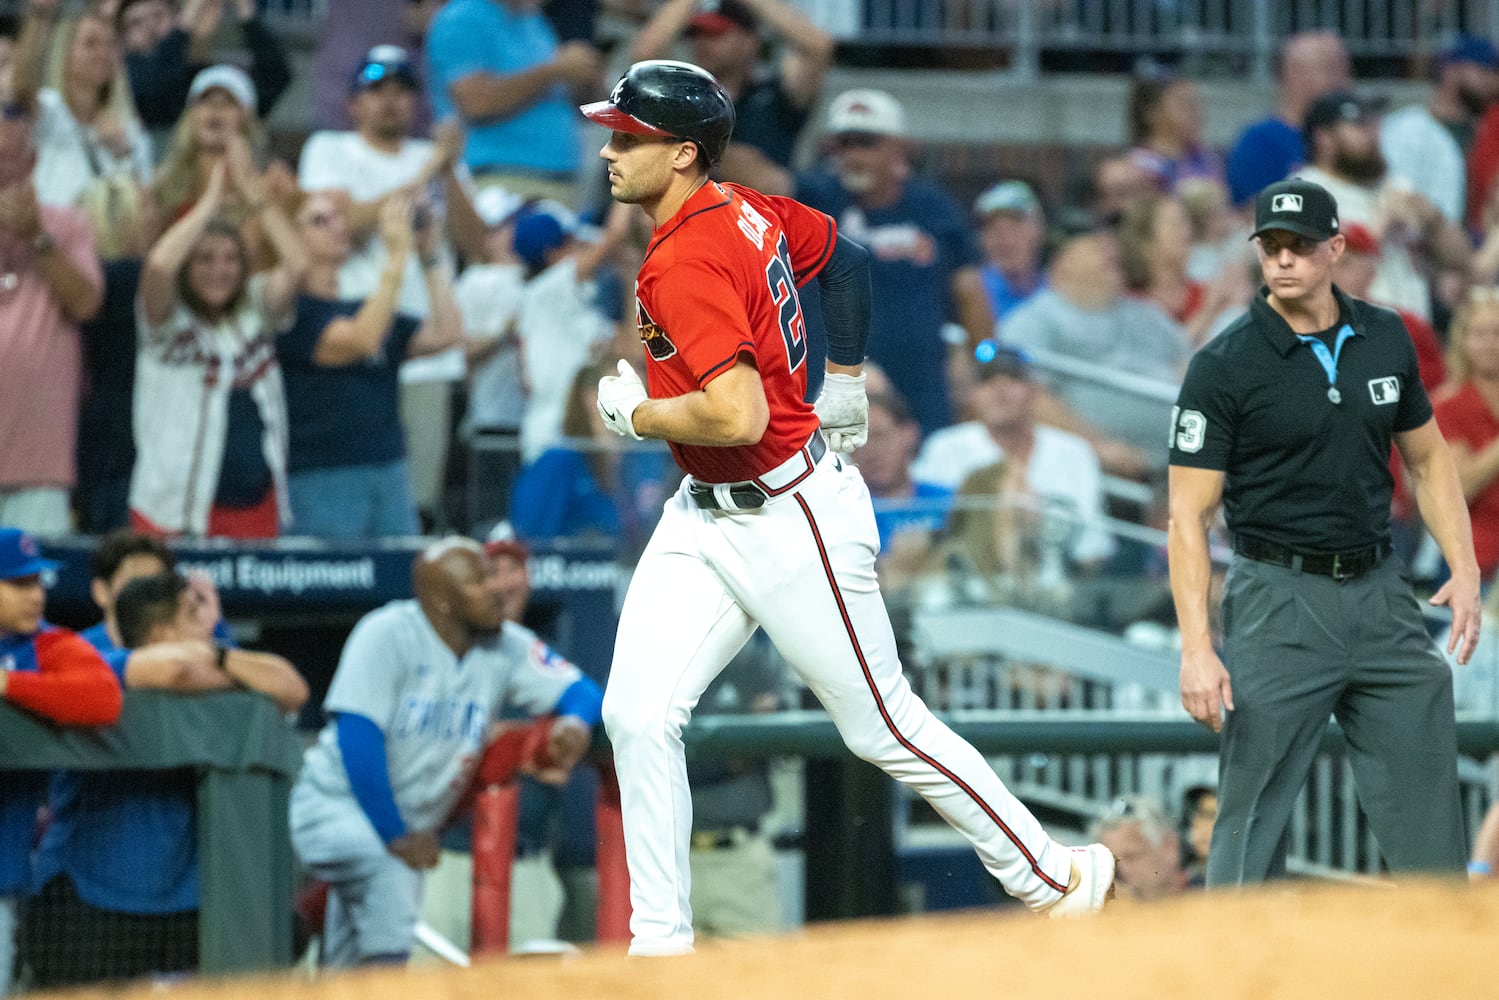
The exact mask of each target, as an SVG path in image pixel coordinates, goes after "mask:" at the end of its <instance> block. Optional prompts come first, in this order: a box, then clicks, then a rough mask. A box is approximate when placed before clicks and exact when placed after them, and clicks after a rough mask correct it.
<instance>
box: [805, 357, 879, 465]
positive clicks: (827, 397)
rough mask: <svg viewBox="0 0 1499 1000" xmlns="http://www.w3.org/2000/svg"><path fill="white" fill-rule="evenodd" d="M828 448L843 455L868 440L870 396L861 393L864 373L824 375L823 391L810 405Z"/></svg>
mask: <svg viewBox="0 0 1499 1000" xmlns="http://www.w3.org/2000/svg"><path fill="white" fill-rule="evenodd" d="M812 409H813V410H815V411H817V419H819V420H821V421H822V433H823V435H824V436H826V437H827V439H828V447H829V448H832V449H833V450H834V451H841V452H843V453H844V454H845V455H846V454H848V453H849V452H851V451H853V450H854V449H855V448H858V447H861V446H862V445H863V444H864V442H865V441H868V440H869V397H868V396H866V395H864V373H863V372H860V373H859V374H857V375H843V374H841V373H836V372H829V373H828V374H827V375H825V376H823V379H822V392H821V393H819V394H818V396H817V402H816V403H813V404H812Z"/></svg>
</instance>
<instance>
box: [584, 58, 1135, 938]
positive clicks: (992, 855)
mask: <svg viewBox="0 0 1499 1000" xmlns="http://www.w3.org/2000/svg"><path fill="white" fill-rule="evenodd" d="M582 110H583V113H584V114H585V115H586V116H587V117H588V118H590V119H591V120H593V121H595V122H597V123H599V124H601V125H603V126H605V127H606V128H609V129H611V130H612V134H611V136H610V139H609V141H608V143H607V144H606V145H605V146H604V147H603V149H602V150H601V151H600V154H599V155H600V156H602V157H603V159H604V160H605V162H606V163H607V164H608V180H609V190H610V193H611V194H612V195H613V197H614V199H615V200H616V201H620V202H624V203H627V204H636V205H639V206H641V207H642V208H643V209H644V210H645V212H646V214H647V215H649V216H650V218H651V220H652V221H653V222H654V224H655V231H654V233H653V235H652V237H651V240H650V243H649V245H648V246H647V248H646V254H645V260H644V263H643V264H642V265H641V268H640V274H639V276H638V278H637V279H636V324H637V326H638V327H639V331H640V338H641V341H642V343H643V345H644V347H645V370H646V381H645V382H644V383H642V382H641V380H640V377H639V375H638V374H636V372H635V370H634V368H633V367H631V365H630V363H629V362H628V361H621V362H620V363H619V374H618V375H610V376H605V377H604V378H603V379H602V380H601V381H600V383H599V395H598V408H599V412H600V414H601V415H602V416H603V417H604V421H605V423H607V424H608V426H609V427H610V429H612V430H613V431H614V432H615V433H617V434H620V435H621V436H629V437H632V438H636V439H643V438H657V439H661V440H665V441H667V442H668V443H669V444H670V446H671V449H672V453H673V454H674V455H675V456H676V459H677V462H678V463H679V464H680V465H681V466H682V468H683V469H684V470H685V471H686V472H687V473H688V476H687V478H686V479H684V480H683V482H682V485H681V487H680V488H679V489H678V491H677V493H676V495H675V496H674V497H673V498H672V499H671V500H669V501H668V502H667V504H666V509H665V511H664V512H663V514H662V517H661V520H660V522H659V523H658V525H657V527H656V530H655V532H654V534H653V535H652V537H651V540H650V542H649V543H648V544H647V546H646V550H645V552H644V554H643V555H642V556H641V557H640V561H639V563H638V564H637V566H636V569H635V573H634V576H633V578H632V580H631V582H630V587H629V591H628V593H627V595H626V597H625V601H624V607H623V609H622V610H621V614H620V625H619V632H618V636H617V638H616V640H615V647H614V662H613V666H612V667H611V670H610V676H609V684H608V689H607V691H606V692H605V696H604V724H605V726H606V727H607V729H608V733H609V738H610V740H611V742H612V744H613V747H614V754H615V765H616V768H617V769H618V772H619V783H620V793H621V800H622V805H623V817H624V831H625V853H626V856H627V859H628V863H629V869H630V901H631V905H632V911H633V912H632V915H631V918H630V930H631V935H632V942H631V945H630V953H631V954H633V955H674V954H682V953H684V952H688V951H691V950H692V941H693V931H692V910H691V907H690V905H689V903H688V895H689V892H690V881H691V878H690V873H689V870H688V864H687V857H688V847H689V835H690V833H691V828H692V804H691V797H690V790H689V788H688V783H687V769H686V762H685V758H684V752H683V746H682V741H681V733H682V729H683V727H684V726H685V725H686V724H687V721H688V718H689V717H690V715H691V713H692V709H693V708H694V706H695V705H696V704H697V702H698V699H699V697H700V696H701V695H702V693H703V691H704V690H705V689H706V688H707V686H708V684H709V683H710V682H711V681H712V680H713V679H714V677H716V676H717V675H718V673H719V672H720V671H721V670H722V669H723V668H724V666H725V664H726V663H727V662H728V661H729V659H730V658H731V657H732V656H733V655H734V654H735V653H736V652H738V650H739V649H740V648H741V647H742V646H743V645H744V644H745V642H746V641H747V640H748V639H749V638H750V635H751V634H752V633H753V632H754V631H755V629H756V627H760V628H763V629H764V630H765V632H766V634H767V635H768V636H769V637H770V639H771V641H772V642H774V643H775V645H776V647H777V648H778V649H779V651H780V652H781V654H782V655H783V656H785V657H786V659H787V661H788V662H789V663H790V664H791V666H792V667H793V669H795V670H796V672H797V673H798V674H799V675H800V676H801V678H802V680H803V681H805V682H806V684H807V686H808V687H809V688H810V689H811V690H812V691H813V693H815V694H816V695H817V697H818V699H819V700H820V701H821V702H822V703H823V705H824V706H825V707H826V708H827V710H828V713H829V714H830V715H831V716H832V718H833V722H834V723H835V724H836V725H837V727H838V730H839V732H840V734H841V735H842V737H843V739H844V741H845V742H846V743H847V744H848V746H849V747H850V749H852V750H853V751H854V752H855V753H856V754H858V755H859V756H860V757H862V758H864V759H865V760H868V761H870V762H872V763H874V764H876V765H878V766H879V767H881V768H882V769H884V770H885V771H886V772H888V773H890V774H891V775H893V776H895V777H897V778H898V779H899V780H901V781H902V782H904V783H906V784H907V785H909V786H910V787H911V788H913V789H914V790H915V791H917V792H919V793H920V794H921V795H922V796H924V797H925V798H926V799H927V801H928V802H930V803H931V804H932V805H933V806H934V807H935V808H936V809H937V811H938V812H939V813H941V814H942V815H943V816H944V817H945V818H946V819H947V820H948V822H950V823H951V824H952V825H953V826H954V827H955V828H957V829H958V830H959V831H960V832H961V833H963V835H964V836H965V837H966V838H967V839H968V840H969V841H970V842H971V843H972V844H973V845H974V847H975V849H976V850H977V851H978V853H979V856H980V858H982V860H983V861H984V864H985V866H986V867H987V868H988V870H989V871H990V872H991V873H992V874H993V875H994V876H995V877H996V878H997V879H999V881H1000V883H1001V884H1002V885H1003V886H1004V888H1005V890H1006V891H1007V892H1009V893H1010V894H1011V895H1014V896H1016V897H1018V898H1019V899H1020V900H1022V901H1023V902H1024V903H1025V904H1026V905H1027V906H1029V907H1030V908H1031V909H1033V910H1050V911H1051V912H1052V913H1053V914H1054V915H1071V914H1073V913H1088V912H1091V911H1093V910H1097V909H1099V908H1101V907H1102V906H1103V904H1104V902H1105V900H1106V899H1107V898H1108V895H1109V893H1110V892H1111V890H1112V887H1113V879H1114V857H1113V855H1112V854H1110V853H1109V851H1108V849H1107V848H1105V847H1103V846H1102V845H1099V844H1094V845H1090V846H1088V847H1080V848H1071V849H1069V848H1067V847H1065V846H1063V845H1062V844H1060V843H1058V842H1057V841H1055V840H1053V839H1052V838H1051V837H1050V836H1049V835H1047V833H1046V832H1045V831H1044V830H1043V829H1042V828H1041V825H1040V823H1039V822H1037V820H1036V818H1035V817H1034V816H1032V815H1031V814H1030V813H1029V812H1028V811H1027V810H1026V808H1025V807H1024V806H1023V805H1022V804H1021V803H1020V802H1019V800H1017V799H1016V798H1015V797H1014V796H1013V795H1012V794H1011V793H1010V791H1009V790H1008V789H1007V788H1006V787H1005V786H1004V784H1003V782H1001V781H1000V779H999V778H998V776H996V775H995V773H994V772H993V770H991V769H990V767H989V765H988V764H987V763H986V762H985V760H984V758H983V756H982V755H981V754H980V753H979V752H978V751H977V750H975V749H974V748H973V747H972V746H970V745H969V744H968V743H967V742H966V741H964V740H963V739H962V738H961V737H959V736H958V735H957V734H955V733H953V732H952V730H950V729H949V728H948V727H947V726H945V725H943V724H942V723H941V722H940V721H938V720H937V719H936V717H935V716H933V715H932V713H931V711H930V710H929V709H928V708H927V707H926V705H925V704H924V703H923V702H922V701H921V699H920V698H918V697H917V696H916V695H915V694H914V693H913V692H912V690H911V688H910V685H909V684H908V683H907V682H906V679H905V676H904V674H903V673H902V670H901V664H900V660H899V658H898V656H897V653H896V648H895V638H894V635H893V633H892V630H891V626H890V619H889V616H888V614H887V612H886V610H885V605H884V602H883V600H882V599H881V597H880V590H879V583H878V580H877V578H876V575H875V569H874V558H875V554H876V552H877V551H878V550H879V537H878V533H877V531H876V528H875V520H874V512H873V509H872V507H871V504H870V499H869V491H868V489H867V488H866V487H865V485H864V481H863V479H862V478H861V477H860V475H859V472H858V470H857V469H856V468H854V467H853V466H852V465H850V464H848V462H847V461H845V460H844V458H843V457H841V455H840V454H839V452H842V451H851V450H852V449H853V448H855V447H857V446H858V445H860V444H862V443H863V442H864V441H865V439H866V438H867V436H868V426H867V422H868V400H867V399H866V397H865V393H864V374H863V363H864V345H865V342H866V338H867V336H868V328H869V300H870V288H869V258H868V254H867V252H866V251H865V250H864V249H863V248H861V247H859V246H858V245H857V244H855V243H853V242H851V241H849V240H845V239H840V238H839V236H838V233H837V227H836V226H835V224H834V222H833V220H832V219H831V218H829V217H828V216H826V215H824V214H822V213H821V212H817V211H815V210H813V209H811V208H808V207H807V206H805V205H803V204H801V203H799V202H797V201H794V200H792V199H789V198H782V197H770V196H766V195H763V194H761V193H760V192H758V191H755V190H753V189H751V188H747V187H742V186H739V185H736V184H726V183H716V182H714V181H712V180H711V179H710V178H709V176H708V171H709V169H710V168H711V166H712V165H713V164H714V163H715V162H716V161H717V159H718V157H719V156H721V155H722V153H723V150H724V147H725V146H726V145H727V143H728V140H729V136H730V134H731V132H732V130H733V123H734V112H733V105H732V104H731V103H730V101H729V98H728V96H727V94H725V93H724V91H723V88H722V87H720V86H719V84H718V82H717V81H716V80H714V79H713V77H712V76H711V75H709V74H708V73H707V72H706V71H704V70H703V69H701V68H699V67H697V66H693V65H691V64H688V63H680V62H671V61H666V60H651V61H646V62H640V63H636V64H635V65H633V66H631V67H630V69H629V71H628V72H627V73H626V74H625V76H624V77H623V78H622V79H621V80H620V81H619V83H618V84H616V85H615V87H614V90H613V92H612V93H611V95H610V97H609V99H608V100H607V101H601V102H598V103H596V104H590V105H587V106H585V107H584V108H583V109H582ZM814 277H815V278H816V279H817V280H818V284H819V289H820V291H821V294H822V306H823V318H824V320H825V324H826V328H827V340H828V348H827V362H826V364H827V369H826V378H825V380H824V384H823V389H822V393H821V395H820V396H819V397H818V399H817V402H816V404H815V405H814V404H810V403H808V402H806V394H807V368H808V366H809V364H810V363H811V361H812V358H811V357H810V356H809V351H808V344H807V338H806V333H805V326H804V317H803V315H802V311H801V304H800V299H799V298H798V293H797V287H798V286H799V285H802V284H804V283H806V282H808V281H810V280H812V279H813V278H814Z"/></svg>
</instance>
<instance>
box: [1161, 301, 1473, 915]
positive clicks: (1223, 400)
mask: <svg viewBox="0 0 1499 1000" xmlns="http://www.w3.org/2000/svg"><path fill="white" fill-rule="evenodd" d="M1334 294H1335V296H1336V298H1337V302H1338V307H1339V319H1338V323H1337V325H1336V326H1334V327H1333V328H1332V329H1330V330H1327V331H1323V332H1322V333H1321V334H1319V335H1317V336H1316V337H1307V336H1303V335H1298V334H1296V333H1294V332H1293V331H1292V330H1291V328H1290V327H1289V326H1288V325H1287V324H1286V322H1285V321H1284V320H1283V319H1282V318H1281V317H1280V315H1279V314H1278V313H1276V312H1275V310H1274V309H1273V308H1271V306H1270V305H1269V303H1268V302H1267V301H1266V299H1265V297H1264V292H1263V291H1262V292H1261V294H1260V295H1259V296H1256V298H1255V300H1254V301H1253V303H1252V304H1251V307H1250V309H1249V311H1248V313H1247V314H1246V315H1245V316H1243V317H1242V318H1241V319H1239V320H1238V321H1236V322H1235V323H1234V324H1233V325H1232V326H1230V327H1229V328H1228V329H1227V330H1226V331H1224V332H1223V333H1222V334H1221V335H1220V336H1218V337H1217V338H1215V339H1214V340H1213V341H1211V342H1210V343H1208V344H1207V345H1206V346H1205V347H1203V349H1202V350H1201V351H1199V352H1198V354H1197V355H1196V357H1195V358H1194V359H1193V361H1192V363H1191V366H1190V368H1189V370H1188V372H1187V376H1186V379H1185V382H1184V383H1183V385H1182V389H1181V393H1180V396H1179V398H1178V401H1177V406H1176V409H1175V410H1174V411H1173V415H1172V428H1171V464H1172V465H1177V466H1190V467H1194V468H1201V469H1213V470H1221V471H1223V472H1224V473H1225V474H1226V479H1225V483H1224V493H1223V503H1224V514H1225V517H1226V519H1227V523H1228V529H1229V531H1230V533H1231V534H1232V536H1233V543H1234V551H1235V555H1234V557H1233V562H1232V564H1231V565H1230V567H1229V572H1228V578H1227V581H1226V584H1225V588H1224V597H1223V629H1224V638H1223V651H1222V652H1223V661H1224V665H1225V666H1226V668H1227V669H1228V673H1229V677H1230V680H1231V683H1232V685H1233V701H1234V710H1233V711H1232V712H1230V713H1229V714H1228V717H1227V720H1226V722H1225V724H1224V729H1223V742H1222V747H1221V751H1220V771H1219V800H1218V809H1219V812H1218V822H1217V825H1216V826H1215V827H1214V830H1213V840H1212V847H1211V850H1210V851H1209V855H1208V867H1207V880H1208V884H1209V885H1210V886H1212V885H1236V884H1242V883H1249V882H1259V881H1262V880H1264V879H1265V878H1267V877H1271V876H1274V875H1278V874H1282V873H1283V871H1284V864H1285V839H1284V838H1285V835H1286V830H1287V823H1288V820H1289V817H1290V813H1291V809H1292V806H1293V804H1294V802H1295V799H1296V796H1297V795H1298V793H1299V792H1300V790H1301V788H1302V786H1303V785H1304V784H1305V782H1306V776H1307V772H1308V770H1309V768H1310V767H1311V764H1312V761H1313V758H1314V757H1315V755H1316V750H1317V745H1318V740H1319V738H1320V736H1321V734H1322V732H1323V730H1324V728H1325V726H1326V724H1327V719H1328V715H1329V714H1333V715H1335V716H1336V717H1337V719H1338V721H1339V723H1340V724H1341V726H1342V728H1343V731H1344V732H1345V733H1346V734H1347V736H1348V742H1349V753H1350V761H1351V763H1352V766H1353V773H1354V778H1355V781H1356V783H1357V786H1358V792H1359V801H1360V803H1361V804H1362V806H1363V808H1364V811H1365V812H1366V813H1367V814H1368V816H1369V820H1370V823H1371V825H1372V827H1373V831H1374V833H1375V835H1376V837H1377V838H1378V840H1379V846H1380V850H1381V851H1382V853H1383V854H1384V857H1385V860H1386V861H1387V862H1388V864H1389V866H1390V867H1391V869H1393V870H1396V871H1436V872H1449V873H1452V874H1458V873H1461V872H1462V870H1463V866H1464V860H1465V858H1464V852H1465V835H1464V829H1463V823H1462V814H1461V809H1460V806H1459V800H1458V788H1457V739H1456V726H1455V723H1454V718H1453V706H1452V675H1451V671H1450V670H1449V669H1448V667H1447V665H1446V663H1445V661H1444V660H1443V659H1442V657H1441V655H1440V654H1439V653H1438V652H1437V649H1436V647H1435V645H1434V644H1433V642H1432V640H1431V639H1430V637H1429V636H1428V634H1427V632H1426V629H1425V627H1424V624H1423V622H1422V618H1421V611H1420V607H1419V605H1418V603H1417V601H1416V598H1415V596H1414V594H1413V593H1412V591H1411V586H1410V582H1409V580H1408V579H1407V578H1406V576H1405V571H1404V567H1403V566H1402V565H1401V564H1400V561H1399V559H1397V558H1394V557H1392V556H1390V496H1391V490H1392V487H1393V480H1392V477H1391V475H1390V471H1389V458H1390V446H1391V440H1392V436H1393V435H1394V434H1396V433H1399V432H1402V431H1407V430H1414V429H1416V428H1418V427H1421V426H1423V425H1424V424H1426V423H1427V421H1429V420H1431V419H1432V409H1431V404H1430V402H1429V401H1428V399H1427V397H1426V393H1425V390H1423V389H1422V387H1421V381H1420V378H1419V375H1418V372H1417V367H1416V354H1415V348H1414V347H1413V346H1412V344H1411V340H1410V337H1409V335H1408V334H1407V333H1406V331H1405V328H1404V326H1403V324H1402V323H1401V321H1400V319H1399V317H1398V316H1396V315H1395V314H1394V313H1393V312H1391V311H1389V310H1387V309H1382V308H1380V307H1377V306H1373V305H1370V304H1369V303H1367V302H1362V301H1360V300H1358V299H1352V298H1349V297H1348V296H1345V295H1344V294H1343V293H1342V292H1341V291H1338V290H1337V289H1336V288H1335V289H1334ZM1313 340H1316V341H1319V343H1317V344H1316V345H1314V344H1313Z"/></svg>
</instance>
